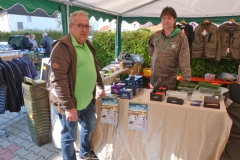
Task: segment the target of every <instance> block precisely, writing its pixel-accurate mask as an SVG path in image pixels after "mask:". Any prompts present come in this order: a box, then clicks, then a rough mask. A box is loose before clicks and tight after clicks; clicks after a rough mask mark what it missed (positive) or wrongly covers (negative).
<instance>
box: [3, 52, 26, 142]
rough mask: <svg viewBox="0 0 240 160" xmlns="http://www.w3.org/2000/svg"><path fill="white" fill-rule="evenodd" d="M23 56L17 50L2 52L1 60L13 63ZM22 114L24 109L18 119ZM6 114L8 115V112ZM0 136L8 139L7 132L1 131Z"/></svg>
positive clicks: (17, 115)
mask: <svg viewBox="0 0 240 160" xmlns="http://www.w3.org/2000/svg"><path fill="white" fill-rule="evenodd" d="M22 56H23V54H22V53H21V52H19V51H17V50H14V51H0V58H1V59H2V60H3V61H11V60H12V59H14V58H21V57H22ZM22 107H23V106H22ZM22 113H26V111H22V109H21V110H20V111H19V112H17V114H16V117H19V115H21V114H22ZM4 114H6V112H5V113H4ZM10 121H11V122H12V119H10V120H9V121H7V122H5V123H7V124H9V122H10ZM12 123H14V122H12ZM3 125H4V124H3ZM0 135H1V136H3V137H5V138H6V137H7V131H5V130H2V129H0Z"/></svg>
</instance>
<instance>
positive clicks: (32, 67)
mask: <svg viewBox="0 0 240 160" xmlns="http://www.w3.org/2000/svg"><path fill="white" fill-rule="evenodd" d="M20 60H21V61H22V62H24V63H25V64H26V65H27V66H28V68H29V71H30V74H31V76H29V78H32V79H35V77H36V76H37V75H38V74H37V71H36V69H35V65H34V64H33V62H32V61H30V60H29V59H27V58H26V57H21V58H20Z"/></svg>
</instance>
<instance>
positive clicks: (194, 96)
mask: <svg viewBox="0 0 240 160" xmlns="http://www.w3.org/2000/svg"><path fill="white" fill-rule="evenodd" d="M213 95H214V94H213V93H201V92H199V91H194V92H193V94H192V96H191V98H190V99H191V101H201V102H203V101H204V97H205V96H213Z"/></svg>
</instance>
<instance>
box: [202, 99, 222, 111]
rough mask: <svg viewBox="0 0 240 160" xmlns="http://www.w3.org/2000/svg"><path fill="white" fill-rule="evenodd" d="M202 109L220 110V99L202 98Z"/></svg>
mask: <svg viewBox="0 0 240 160" xmlns="http://www.w3.org/2000/svg"><path fill="white" fill-rule="evenodd" d="M203 106H204V107H206V108H214V109H220V97H219V96H212V97H210V96H205V97H204V104H203Z"/></svg>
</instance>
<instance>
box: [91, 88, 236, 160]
mask: <svg viewBox="0 0 240 160" xmlns="http://www.w3.org/2000/svg"><path fill="white" fill-rule="evenodd" d="M150 91H151V90H149V89H145V90H144V91H143V92H141V93H140V94H139V95H138V96H136V97H134V98H133V99H131V100H126V99H119V117H118V118H119V119H118V125H117V126H115V125H111V124H102V123H101V119H100V116H101V100H97V103H96V108H97V109H96V112H97V115H98V120H97V127H96V129H95V131H94V133H93V137H92V145H93V149H94V151H95V153H96V154H97V155H98V157H99V159H100V160H218V159H219V157H220V155H221V153H222V151H223V149H224V147H225V145H226V142H227V139H228V137H229V133H230V128H231V125H232V120H231V119H230V117H229V116H228V114H227V112H226V109H225V105H224V103H223V102H221V108H220V109H211V108H204V107H193V106H190V105H189V103H190V102H189V101H187V102H185V103H184V105H176V104H169V103H166V101H164V102H156V101H150ZM129 102H135V103H144V104H148V116H147V120H148V122H147V123H148V127H147V132H142V131H135V130H129V129H128V105H129Z"/></svg>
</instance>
